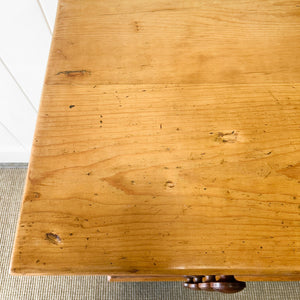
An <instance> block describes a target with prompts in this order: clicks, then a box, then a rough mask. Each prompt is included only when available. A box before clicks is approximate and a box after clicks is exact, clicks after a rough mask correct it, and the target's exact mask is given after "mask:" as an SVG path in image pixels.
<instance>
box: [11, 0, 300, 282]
mask: <svg viewBox="0 0 300 300" xmlns="http://www.w3.org/2000/svg"><path fill="white" fill-rule="evenodd" d="M299 108H300V3H299V1H282V0H280V1H279V0H278V1H277V0H273V1H271V0H268V1H258V0H257V1H253V0H251V1H250V0H244V1H233V0H232V1H221V0H219V1H213V2H212V1H208V0H207V1H206V0H205V1H193V0H185V1H169V0H151V1H142V0H131V1H122V0H111V1H96V0H95V1H93V0H85V1H71V0H61V1H60V2H59V5H58V14H57V19H56V25H55V30H54V34H53V42H52V46H51V51H50V56H49V63H48V68H47V73H46V78H45V84H44V88H43V94H42V100H41V105H40V110H39V114H38V121H37V126H36V131H35V136H34V141H33V147H32V153H31V159H30V164H29V169H28V176H27V181H26V187H25V193H24V198H23V205H22V209H21V216H20V221H19V226H18V229H17V235H16V240H15V245H14V252H13V258H12V264H11V272H12V273H13V274H110V275H128V274H129V275H130V274H134V275H135V276H137V275H143V274H148V275H151V274H156V275H165V274H169V275H172V274H173V275H184V274H185V275H190V274H235V275H250V274H252V275H265V276H275V275H276V276H290V277H294V278H299V277H300V255H299V248H300V193H299V192H300V191H299V186H300V185H299V180H300V147H299V145H300V134H299V130H300V114H299Z"/></svg>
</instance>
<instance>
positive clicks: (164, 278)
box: [107, 275, 300, 282]
mask: <svg viewBox="0 0 300 300" xmlns="http://www.w3.org/2000/svg"><path fill="white" fill-rule="evenodd" d="M235 278H236V279H237V280H239V281H248V282H249V281H299V280H300V276H251V275H244V276H243V275H242V276H239V275H237V276H235ZM184 279H185V277H184V276H172V275H168V276H167V275H166V276H152V275H149V276H115V275H110V276H107V280H108V282H152V281H154V282H156V281H183V280H184Z"/></svg>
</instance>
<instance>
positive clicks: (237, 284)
mask: <svg viewBox="0 0 300 300" xmlns="http://www.w3.org/2000/svg"><path fill="white" fill-rule="evenodd" d="M184 286H185V287H187V288H190V289H193V290H203V291H210V292H215V291H217V292H220V293H237V292H240V291H241V290H243V289H244V288H245V287H246V283H245V282H243V281H238V280H236V279H235V278H234V276H233V275H221V276H220V278H219V280H216V277H215V275H209V276H203V275H193V276H186V282H185V283H184Z"/></svg>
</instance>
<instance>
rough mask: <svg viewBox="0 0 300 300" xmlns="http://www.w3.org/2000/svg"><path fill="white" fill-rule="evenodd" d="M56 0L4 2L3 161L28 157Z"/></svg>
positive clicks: (0, 18) (0, 37) (0, 70)
mask: <svg viewBox="0 0 300 300" xmlns="http://www.w3.org/2000/svg"><path fill="white" fill-rule="evenodd" d="M57 2H58V0H8V1H7V0H3V1H2V2H1V4H2V5H1V9H0V163H1V162H2V163H3V162H28V160H29V154H30V148H31V144H32V139H33V134H34V128H35V122H36V117H37V111H38V108H39V102H40V97H41V91H42V87H43V80H44V75H45V71H46V65H47V59H48V54H49V49H50V44H51V37H52V32H53V27H54V22H55V15H56V7H57Z"/></svg>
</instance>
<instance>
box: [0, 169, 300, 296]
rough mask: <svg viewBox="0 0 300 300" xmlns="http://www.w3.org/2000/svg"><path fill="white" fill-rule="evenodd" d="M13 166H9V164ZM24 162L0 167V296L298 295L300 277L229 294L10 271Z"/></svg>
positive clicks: (162, 284) (250, 285)
mask: <svg viewBox="0 0 300 300" xmlns="http://www.w3.org/2000/svg"><path fill="white" fill-rule="evenodd" d="M12 167H13V168H12ZM26 171H27V170H26V168H24V165H23V166H19V167H16V166H12V165H10V166H9V168H8V167H7V166H6V167H5V166H3V165H2V166H1V168H0V249H1V256H0V299H1V300H14V299H18V300H20V299H21V300H23V299H28V300H29V299H30V300H33V299H42V300H46V299H55V300H58V299H68V300H69V299H74V300H75V299H76V300H80V299H103V300H105V299H107V300H108V299H124V300H127V299H128V300H129V299H130V300H134V299H143V300H150V299H153V300H160V299H161V300H176V299H180V300H182V299H189V300H195V299H207V300H210V299H211V300H218V299H224V300H227V299H234V300H237V299H243V300H247V299H255V300H256V299H263V300H274V299H283V300H294V299H295V300H299V299H300V282H256V283H254V282H250V283H247V288H246V289H245V290H244V291H242V292H240V293H238V294H233V295H226V294H218V293H209V292H198V291H191V290H187V289H185V288H183V286H182V283H180V282H154V283H147V282H146V283H145V282H142V283H108V282H107V279H106V277H103V276H11V275H9V263H10V257H11V253H12V247H13V241H14V235H15V230H16V225H17V220H18V215H19V211H20V205H21V198H22V193H23V187H24V181H25V177H26Z"/></svg>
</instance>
